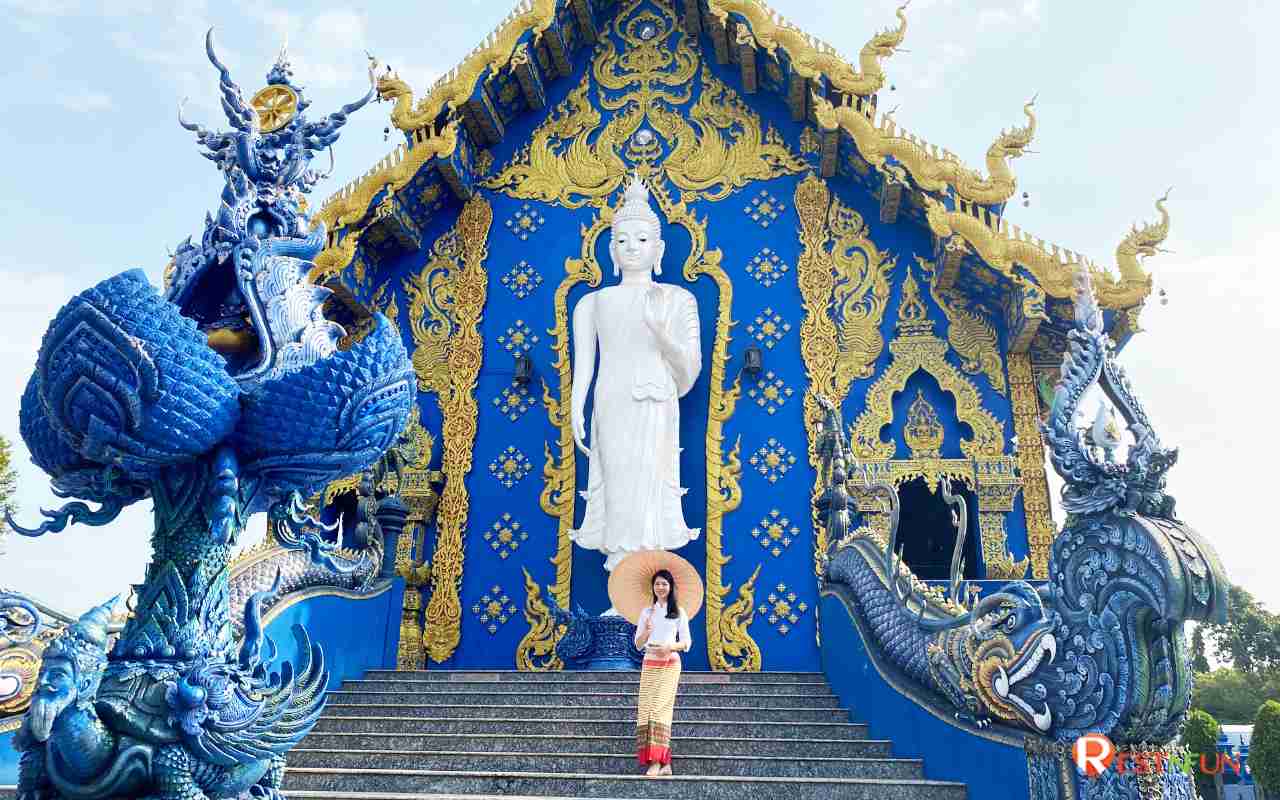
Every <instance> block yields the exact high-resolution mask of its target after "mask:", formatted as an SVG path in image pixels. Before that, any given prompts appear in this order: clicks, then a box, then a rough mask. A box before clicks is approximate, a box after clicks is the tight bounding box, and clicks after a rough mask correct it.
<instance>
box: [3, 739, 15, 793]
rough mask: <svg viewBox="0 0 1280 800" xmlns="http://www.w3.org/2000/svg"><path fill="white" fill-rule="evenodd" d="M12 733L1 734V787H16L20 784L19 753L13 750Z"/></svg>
mask: <svg viewBox="0 0 1280 800" xmlns="http://www.w3.org/2000/svg"><path fill="white" fill-rule="evenodd" d="M16 734H17V731H13V732H12V733H0V786H14V785H16V784H17V783H18V751H17V750H14V749H13V737H14V736H15V735H16Z"/></svg>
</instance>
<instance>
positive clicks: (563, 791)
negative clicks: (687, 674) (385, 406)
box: [284, 768, 966, 800]
mask: <svg viewBox="0 0 1280 800" xmlns="http://www.w3.org/2000/svg"><path fill="white" fill-rule="evenodd" d="M284 791H285V794H287V795H292V796H300V795H298V794H296V793H297V792H300V791H328V792H342V793H351V795H352V796H353V797H361V796H363V797H368V798H370V800H371V799H372V798H373V797H386V796H387V795H385V794H383V793H384V792H385V793H395V794H423V793H431V792H434V793H437V794H449V793H453V794H459V795H475V794H480V795H484V794H491V795H492V794H496V795H500V796H510V795H513V794H516V795H520V794H523V795H530V796H533V797H543V798H545V797H557V796H558V797H566V798H569V797H571V798H621V797H645V798H648V799H649V800H687V798H698V800H743V798H751V800H965V798H966V790H965V787H964V785H963V784H958V783H948V782H942V781H929V780H907V779H896V780H880V779H869V778H730V777H724V778H708V777H692V776H686V775H678V776H675V777H672V778H656V779H655V778H647V777H644V776H642V775H612V776H610V775H592V774H588V773H564V774H555V773H536V772H533V773H530V772H524V773H522V772H433V771H430V770H386V769H333V768H290V769H289V770H288V771H287V772H286V773H285V778H284Z"/></svg>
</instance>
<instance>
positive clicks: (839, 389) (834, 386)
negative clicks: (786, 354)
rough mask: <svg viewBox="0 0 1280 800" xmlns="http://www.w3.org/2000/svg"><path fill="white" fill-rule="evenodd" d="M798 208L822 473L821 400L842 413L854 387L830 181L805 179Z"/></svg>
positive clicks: (808, 428)
mask: <svg viewBox="0 0 1280 800" xmlns="http://www.w3.org/2000/svg"><path fill="white" fill-rule="evenodd" d="M795 206H796V214H797V215H798V216H799V217H800V257H799V261H798V262H797V265H798V266H797V268H796V280H797V281H798V282H799V284H800V298H801V302H802V305H803V307H804V320H803V321H802V322H801V323H800V358H801V360H802V361H803V362H804V368H805V373H806V374H807V375H808V377H809V386H808V388H807V389H805V393H804V427H805V433H806V434H807V438H808V451H809V464H810V466H812V467H813V468H814V469H815V470H817V469H818V468H819V466H820V464H819V455H818V449H817V447H818V436H819V433H820V430H821V425H822V419H823V412H822V408H821V407H820V406H819V405H818V398H819V397H823V398H826V399H828V400H829V401H831V402H832V403H833V404H835V406H836V407H837V408H839V407H840V405H841V404H842V403H843V402H844V397H845V392H846V391H848V384H847V383H842V382H840V381H838V380H837V379H836V368H837V363H838V362H839V359H840V348H839V344H838V333H837V330H836V325H835V321H834V320H833V319H832V318H831V315H830V314H829V313H828V308H829V307H830V304H831V298H832V296H833V294H834V292H835V268H834V264H833V258H832V256H831V253H830V252H829V251H828V249H827V246H828V244H829V243H830V241H831V232H830V230H829V227H828V221H829V217H828V209H829V208H830V206H831V192H830V190H828V189H827V184H826V182H825V181H823V180H822V179H821V178H819V177H818V176H817V175H814V174H813V173H810V174H809V175H807V176H805V178H804V180H802V181H800V183H799V185H798V186H796V192H795ZM821 489H822V486H821V485H820V482H819V479H817V478H815V479H814V484H813V490H812V491H813V497H815V498H816V497H817V494H818V492H819V491H820V490H821ZM809 505H810V515H811V522H812V525H813V556H814V557H813V564H814V567H813V568H814V572H815V573H816V574H817V575H818V577H821V576H822V564H823V563H824V560H825V556H826V552H827V531H826V527H825V526H824V525H823V524H822V519H821V515H819V514H818V512H817V510H816V508H815V507H814V506H813V503H810V504H809Z"/></svg>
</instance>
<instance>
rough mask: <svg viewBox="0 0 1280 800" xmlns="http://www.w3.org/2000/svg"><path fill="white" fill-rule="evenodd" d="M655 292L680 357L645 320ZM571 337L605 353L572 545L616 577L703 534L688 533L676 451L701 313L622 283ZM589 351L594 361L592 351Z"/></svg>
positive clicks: (598, 299)
mask: <svg viewBox="0 0 1280 800" xmlns="http://www.w3.org/2000/svg"><path fill="white" fill-rule="evenodd" d="M650 291H656V292H658V293H660V298H661V299H660V301H658V302H657V307H658V308H660V309H661V312H660V319H661V320H662V325H663V329H664V330H665V331H666V333H667V334H668V337H667V338H668V341H669V342H670V343H671V344H672V345H673V347H669V348H663V347H662V346H661V345H660V343H659V341H658V338H657V337H656V336H655V335H654V334H653V331H652V330H651V329H650V327H649V325H648V324H647V323H646V321H645V319H644V306H645V303H646V294H647V293H648V292H650ZM573 327H574V336H575V339H577V337H584V336H586V337H591V338H592V339H593V340H594V341H595V342H596V343H598V350H599V356H600V358H599V369H598V371H597V372H596V374H595V390H594V393H593V394H592V401H593V410H592V414H591V428H590V430H591V445H590V456H589V464H590V466H589V474H588V477H587V488H586V490H585V491H583V492H581V494H582V497H583V498H584V499H585V500H586V512H585V514H584V515H583V520H582V525H581V526H580V527H579V528H578V529H577V530H574V531H572V532H571V533H570V537H571V538H572V539H573V541H574V542H576V543H577V544H578V545H579V546H581V547H585V548H588V549H592V550H599V551H601V552H603V553H605V554H606V555H607V556H608V559H607V561H606V563H605V566H606V568H607V569H609V570H612V569H613V567H614V566H615V565H616V564H617V563H618V562H620V561H621V560H622V559H623V558H625V557H626V556H627V555H628V554H629V553H632V552H636V551H640V550H674V549H677V548H679V547H682V546H684V545H685V544H687V543H689V542H690V541H692V540H694V539H696V538H697V537H698V534H699V530H698V529H697V528H690V527H689V526H688V525H686V524H685V520H684V513H683V511H682V509H681V506H680V498H681V497H683V496H684V493H685V492H686V491H687V490H686V489H683V488H681V486H680V441H679V432H680V404H679V401H680V398H681V397H683V396H684V395H685V394H687V393H688V392H689V390H690V389H691V388H692V387H693V384H694V381H696V380H697V379H698V373H699V372H700V371H701V369H702V347H701V341H700V338H701V337H700V329H699V324H698V306H697V302H696V301H695V300H694V297H693V295H692V294H691V293H690V292H689V291H688V290H687V289H684V288H682V287H679V286H673V285H671V284H662V283H648V284H639V285H628V284H626V283H623V284H621V285H617V286H610V287H606V288H604V289H600V290H598V291H595V292H592V293H590V294H588V295H587V296H586V297H583V298H582V299H581V300H580V301H579V302H578V305H577V306H576V307H575V309H574V314H573ZM585 344H587V345H590V342H586V343H585ZM587 349H588V350H591V354H590V357H591V358H594V357H595V348H590V347H589V346H588V348H587ZM578 352H579V353H582V352H584V350H583V349H582V348H579V349H578ZM576 367H577V369H582V368H583V365H582V364H578V365H576Z"/></svg>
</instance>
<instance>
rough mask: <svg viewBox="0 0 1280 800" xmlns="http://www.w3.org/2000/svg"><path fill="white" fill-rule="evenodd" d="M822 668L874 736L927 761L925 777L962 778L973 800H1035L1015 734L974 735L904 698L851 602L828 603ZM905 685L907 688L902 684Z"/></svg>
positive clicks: (831, 597) (825, 597)
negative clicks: (867, 642)
mask: <svg viewBox="0 0 1280 800" xmlns="http://www.w3.org/2000/svg"><path fill="white" fill-rule="evenodd" d="M821 608H822V669H823V671H824V672H825V673H826V675H827V680H829V681H830V682H831V687H832V688H833V689H834V690H835V692H836V694H837V695H838V696H839V697H840V702H841V703H842V704H843V705H845V706H846V707H848V708H849V709H850V710H851V712H852V714H853V718H854V720H856V721H858V722H866V723H867V724H868V725H869V727H870V733H871V737H872V738H875V739H891V740H892V741H893V750H894V755H895V756H899V757H903V758H924V760H925V761H924V769H925V776H926V777H928V778H930V779H932V780H945V781H960V782H962V783H964V784H966V785H967V786H968V787H969V796H970V797H973V798H984V799H985V798H1014V797H1028V796H1029V792H1030V787H1029V785H1028V780H1027V759H1026V755H1025V753H1024V751H1023V749H1022V745H1021V741H1020V738H1019V737H1016V736H1007V735H1006V736H1001V737H1000V738H1002V739H1007V740H1009V741H1008V743H1005V742H1002V741H997V740H995V739H994V738H986V737H984V736H981V735H977V734H974V733H970V732H969V731H967V730H965V729H963V728H961V727H959V726H958V725H957V724H953V723H952V722H950V721H948V720H945V719H940V718H938V717H937V716H935V715H934V714H933V713H932V712H930V711H929V710H927V709H925V708H924V707H922V706H920V705H919V704H917V703H916V702H915V701H913V700H912V699H911V698H909V697H907V696H905V695H903V694H902V693H901V692H899V691H898V689H897V688H895V687H894V685H893V684H892V683H890V682H889V681H888V680H886V677H885V675H884V674H881V672H880V670H878V669H877V668H876V665H875V664H873V663H872V661H871V657H870V655H869V654H868V653H867V649H866V647H865V646H864V645H863V640H862V636H861V634H860V633H859V632H858V630H857V627H856V625H855V623H854V620H853V617H852V616H851V615H850V613H849V610H848V609H847V608H846V606H845V604H844V602H843V601H842V600H841V599H840V598H839V597H836V596H834V595H831V594H826V595H823V598H822V605H821ZM901 685H904V686H905V685H908V684H906V683H905V682H903V683H902V684H901Z"/></svg>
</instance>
